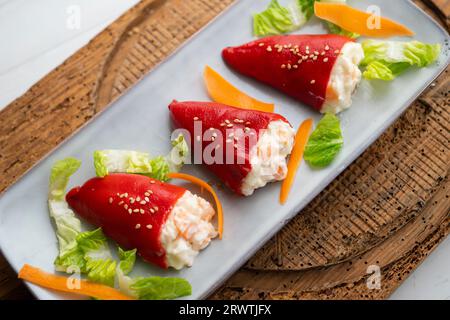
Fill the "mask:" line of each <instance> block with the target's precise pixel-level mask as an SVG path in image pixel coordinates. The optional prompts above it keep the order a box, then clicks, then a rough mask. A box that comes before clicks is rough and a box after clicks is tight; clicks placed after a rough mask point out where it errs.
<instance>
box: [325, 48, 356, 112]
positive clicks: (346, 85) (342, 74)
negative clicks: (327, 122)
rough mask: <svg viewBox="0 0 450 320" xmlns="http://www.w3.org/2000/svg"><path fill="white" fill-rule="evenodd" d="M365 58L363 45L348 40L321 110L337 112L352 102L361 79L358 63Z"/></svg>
mask: <svg viewBox="0 0 450 320" xmlns="http://www.w3.org/2000/svg"><path fill="white" fill-rule="evenodd" d="M363 59H364V51H363V49H362V46H361V45H360V44H359V43H356V42H347V43H346V44H345V45H344V46H343V47H342V50H341V53H340V54H339V57H338V58H337V60H336V63H335V64H334V67H333V70H332V71H331V77H330V81H329V83H328V89H327V95H326V99H325V103H324V105H323V107H322V110H321V112H322V113H326V112H331V113H334V114H337V113H339V112H341V111H343V110H345V109H347V108H349V107H350V106H351V104H352V94H353V92H354V91H355V89H356V86H357V85H358V83H359V82H360V81H361V71H360V70H359V68H358V65H359V64H360V63H361V61H362V60H363Z"/></svg>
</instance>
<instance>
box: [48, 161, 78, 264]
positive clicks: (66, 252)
mask: <svg viewBox="0 0 450 320" xmlns="http://www.w3.org/2000/svg"><path fill="white" fill-rule="evenodd" d="M80 165H81V162H80V161H79V160H77V159H75V158H66V159H64V160H60V161H57V162H56V163H55V164H54V165H53V167H52V170H51V173H50V179H49V192H48V208H49V214H50V217H51V218H52V220H53V222H54V223H55V228H56V238H57V239H58V248H59V253H58V256H57V258H56V260H55V267H56V269H57V270H58V271H63V272H70V273H72V272H82V271H83V270H85V265H86V264H85V260H84V258H83V254H82V253H81V252H80V251H79V250H78V247H77V241H76V238H77V236H78V234H79V233H80V232H81V222H80V220H79V219H78V218H77V217H76V216H75V213H74V212H73V211H72V210H71V209H70V208H69V206H68V205H67V202H66V201H65V199H64V195H65V192H66V187H67V184H68V182H69V179H70V176H71V175H73V174H74V173H75V172H76V171H77V170H78V168H79V167H80Z"/></svg>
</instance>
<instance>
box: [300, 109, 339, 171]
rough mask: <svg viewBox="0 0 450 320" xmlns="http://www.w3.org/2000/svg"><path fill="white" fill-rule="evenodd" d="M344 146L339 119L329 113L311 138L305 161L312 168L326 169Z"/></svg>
mask: <svg viewBox="0 0 450 320" xmlns="http://www.w3.org/2000/svg"><path fill="white" fill-rule="evenodd" d="M343 144H344V139H343V137H342V132H341V126H340V121H339V118H338V117H336V116H335V115H333V114H331V113H327V114H325V115H324V116H323V118H322V119H321V120H320V121H319V123H318V124H317V127H316V129H315V130H314V131H313V133H312V134H311V136H310V137H309V139H308V143H307V144H306V147H305V153H304V159H305V161H306V162H307V163H308V164H309V165H311V166H312V167H316V168H323V167H326V166H328V165H329V164H330V163H331V162H332V161H333V160H334V158H335V157H336V155H337V154H338V153H339V151H340V150H341V148H342V146H343Z"/></svg>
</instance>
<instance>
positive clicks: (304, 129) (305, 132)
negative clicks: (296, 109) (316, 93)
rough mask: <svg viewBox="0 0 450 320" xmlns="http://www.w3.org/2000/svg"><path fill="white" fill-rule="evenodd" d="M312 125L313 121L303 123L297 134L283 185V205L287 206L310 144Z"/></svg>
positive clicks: (281, 191)
mask: <svg viewBox="0 0 450 320" xmlns="http://www.w3.org/2000/svg"><path fill="white" fill-rule="evenodd" d="M312 125H313V120H312V119H307V120H305V121H303V123H302V124H301V125H300V127H299V128H298V131H297V134H296V135H295V142H294V148H293V149H292V153H291V157H290V158H289V162H288V173H287V176H286V179H284V181H283V183H282V184H281V190H280V203H281V204H285V203H286V200H287V198H288V195H289V192H290V190H291V187H292V184H293V182H294V178H295V174H296V173H297V170H298V168H299V166H300V161H301V160H302V157H303V151H305V146H306V143H307V142H308V137H309V134H310V132H311V128H312Z"/></svg>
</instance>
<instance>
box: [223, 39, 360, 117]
mask: <svg viewBox="0 0 450 320" xmlns="http://www.w3.org/2000/svg"><path fill="white" fill-rule="evenodd" d="M222 56H223V59H224V60H225V62H226V63H227V64H228V65H229V66H231V67H232V68H233V69H235V70H236V71H238V72H240V73H242V74H244V75H246V76H249V77H252V78H254V79H256V80H259V81H261V82H263V83H266V84H268V85H270V86H272V87H274V88H276V89H278V90H280V91H282V92H284V93H286V94H288V95H289V96H291V97H293V98H295V99H296V100H298V101H300V102H302V103H305V104H307V105H309V106H311V107H313V108H315V109H317V110H319V111H320V112H323V113H324V112H332V113H335V114H336V113H339V112H341V111H342V110H344V109H347V108H349V107H350V105H351V103H352V100H351V98H352V94H353V92H354V90H355V89H356V86H357V85H358V83H359V82H360V80H361V71H360V70H359V68H358V65H359V63H360V62H361V61H362V59H363V58H364V51H363V49H362V47H361V45H360V44H359V43H356V42H354V41H353V40H352V39H350V38H347V37H344V36H339V35H331V34H327V35H287V36H273V37H267V38H263V39H259V40H256V41H252V42H249V43H247V44H244V45H242V46H239V47H228V48H225V49H224V50H223V52H222Z"/></svg>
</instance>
